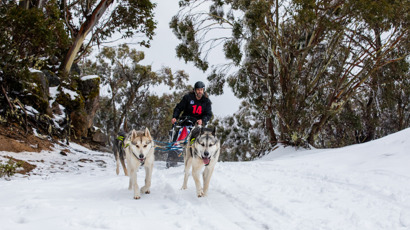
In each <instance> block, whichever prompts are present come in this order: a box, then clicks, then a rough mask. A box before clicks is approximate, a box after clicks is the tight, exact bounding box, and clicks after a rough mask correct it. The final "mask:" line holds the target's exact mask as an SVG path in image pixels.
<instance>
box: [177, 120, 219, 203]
mask: <svg viewBox="0 0 410 230" xmlns="http://www.w3.org/2000/svg"><path fill="white" fill-rule="evenodd" d="M215 131H216V130H215V128H214V129H213V130H212V129H208V128H201V127H198V126H197V127H195V128H194V129H193V130H192V131H191V133H190V135H189V136H188V143H187V144H186V145H185V148H184V164H185V170H184V173H185V176H184V183H183V185H182V189H187V182H188V177H189V171H190V169H191V166H192V177H193V178H194V181H195V186H196V194H197V195H198V197H203V196H206V195H207V193H208V188H209V182H210V180H211V176H212V173H213V171H214V168H215V164H216V162H218V158H219V152H220V141H219V140H218V138H217V137H216V136H215ZM203 167H205V169H204V171H203V173H202V178H203V188H202V186H201V181H200V179H199V178H200V172H201V171H202V169H203Z"/></svg>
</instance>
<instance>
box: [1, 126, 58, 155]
mask: <svg viewBox="0 0 410 230" xmlns="http://www.w3.org/2000/svg"><path fill="white" fill-rule="evenodd" d="M51 146H52V143H51V142H50V141H49V140H48V139H41V138H39V137H36V136H34V135H33V134H26V133H25V131H24V130H22V129H21V128H18V127H13V126H4V125H0V151H7V152H17V153H18V152H41V151H42V150H51Z"/></svg>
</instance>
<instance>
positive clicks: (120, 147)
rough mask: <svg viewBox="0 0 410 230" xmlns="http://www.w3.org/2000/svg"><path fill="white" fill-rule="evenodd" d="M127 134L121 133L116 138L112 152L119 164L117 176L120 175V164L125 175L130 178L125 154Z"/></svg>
mask: <svg viewBox="0 0 410 230" xmlns="http://www.w3.org/2000/svg"><path fill="white" fill-rule="evenodd" d="M125 136H126V134H125V132H122V131H121V132H119V133H118V135H117V137H114V138H115V139H114V144H113V146H112V151H113V152H114V156H115V161H116V163H117V169H116V172H117V175H118V174H120V163H121V165H122V169H123V170H124V174H125V175H126V176H128V172H127V167H126V166H125V162H124V159H125V153H124V139H125Z"/></svg>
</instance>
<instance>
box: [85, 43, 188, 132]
mask: <svg viewBox="0 0 410 230" xmlns="http://www.w3.org/2000/svg"><path fill="white" fill-rule="evenodd" d="M143 59H144V53H143V52H140V51H136V50H135V49H131V48H129V47H128V45H125V44H123V45H120V46H119V47H117V48H111V47H105V48H103V49H102V51H101V53H100V54H99V55H98V56H97V62H96V63H93V62H91V61H87V62H86V63H84V66H83V68H84V71H85V74H98V75H99V76H100V77H101V79H102V84H103V85H105V87H104V88H107V92H108V93H109V95H105V96H104V97H103V98H102V103H101V109H100V112H99V114H98V115H97V117H98V118H97V119H98V120H99V121H98V123H99V124H100V125H102V127H104V128H105V131H106V132H107V133H109V134H110V133H111V132H112V133H118V132H119V131H120V129H124V130H125V131H129V130H130V129H132V128H135V129H141V128H142V127H143V126H145V127H150V128H151V129H153V130H154V131H153V132H152V134H153V135H157V134H160V133H161V134H163V133H164V131H163V130H164V129H161V128H162V127H166V128H165V129H166V132H167V131H168V129H169V127H168V126H166V125H165V124H164V121H165V120H166V121H167V122H169V121H170V120H171V117H169V119H168V118H167V119H165V118H166V117H168V116H172V113H171V111H172V109H173V108H171V106H172V105H174V103H173V100H174V99H173V98H174V97H172V96H171V95H169V94H164V95H161V96H156V95H154V94H153V93H152V92H150V91H152V87H154V86H158V85H159V84H165V85H166V86H168V87H169V88H175V89H177V90H178V89H182V88H185V87H186V85H185V83H184V82H185V81H186V80H187V79H188V75H187V74H186V73H185V72H184V71H176V72H175V73H173V72H172V70H171V69H170V68H167V67H164V68H162V69H161V70H160V71H157V72H154V71H152V70H151V66H144V65H141V64H139V62H140V61H141V60H143ZM174 96H175V95H174Z"/></svg>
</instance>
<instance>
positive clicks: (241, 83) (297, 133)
mask: <svg viewBox="0 0 410 230" xmlns="http://www.w3.org/2000/svg"><path fill="white" fill-rule="evenodd" d="M202 2H204V1H188V0H187V1H181V2H180V4H181V7H182V9H181V11H180V12H179V13H178V15H176V16H175V17H174V18H173V19H172V21H171V22H170V27H171V28H172V29H173V31H174V33H175V34H176V36H177V38H179V39H180V40H181V41H182V42H181V44H180V45H179V46H178V47H177V48H176V51H177V56H178V57H180V58H183V59H184V60H185V61H192V62H194V63H195V65H196V66H197V67H199V68H201V69H203V70H206V69H207V68H208V63H207V55H208V54H209V52H210V50H211V49H212V48H214V47H215V46H216V45H217V44H218V43H220V44H222V47H223V50H224V52H225V56H226V58H228V59H229V60H231V62H230V64H231V65H234V66H237V68H238V70H237V71H234V73H232V74H230V75H227V74H226V66H216V67H215V68H214V71H212V74H211V75H210V76H209V78H208V79H209V80H210V81H211V82H212V85H213V86H218V88H214V89H213V92H214V93H218V94H219V93H222V92H223V90H222V87H223V84H224V83H225V82H228V83H229V85H230V86H231V87H232V89H233V91H234V93H235V94H236V95H237V96H238V97H239V98H242V99H244V100H246V101H247V102H248V103H250V104H253V105H257V106H256V107H257V109H258V111H259V112H260V114H261V115H262V116H263V117H264V119H263V118H262V120H264V122H265V123H266V129H265V132H266V133H267V134H268V136H269V137H270V141H271V142H272V143H277V142H284V143H287V144H291V145H307V144H311V145H315V144H318V143H320V140H319V139H318V138H319V134H320V132H321V131H322V130H323V128H324V127H325V126H326V124H328V123H329V121H330V120H332V119H334V118H335V117H336V116H337V115H338V114H339V113H340V112H341V111H342V110H343V109H344V108H345V105H346V104H347V103H348V102H349V101H350V100H352V98H353V97H354V96H357V94H358V93H359V92H363V91H365V90H368V89H369V88H368V87H367V83H368V82H371V81H373V80H374V79H376V76H378V71H379V70H380V69H382V68H383V67H385V66H387V65H389V64H391V63H393V62H397V61H400V60H405V57H406V56H407V55H408V53H400V54H399V53H397V52H394V50H395V49H397V48H398V47H402V46H407V47H408V43H409V42H408V41H409V40H408V28H409V27H408V21H409V20H408V14H406V13H405V12H408V9H409V6H408V4H406V1H395V2H391V1H387V0H386V1H377V3H376V1H348V0H339V1H325V0H320V1H301V0H289V1H262V0H260V1H237V0H226V1H221V0H218V1H205V2H207V3H209V11H208V12H205V11H204V10H203V9H204V7H200V6H199V5H200V4H201V3H202ZM369 2H371V4H367V3H369ZM380 2H381V3H380ZM378 6H383V7H378ZM386 7H387V9H386ZM196 9H200V10H199V11H198V10H196ZM392 12H396V13H394V14H392ZM397 12H401V13H399V14H398V13H397ZM375 18H377V19H378V20H380V21H382V22H384V24H383V26H381V25H377V24H372V23H371V22H372V21H373V19H375ZM213 30H230V31H231V35H227V36H219V37H218V36H212V34H211V31H213ZM375 31H376V32H375ZM377 31H378V32H377ZM381 35H383V36H384V37H385V39H383V40H382V43H380V44H379V45H377V40H378V39H380V38H381V37H382V36H381ZM241 52H242V53H243V54H242V53H241ZM372 84H376V85H377V84H379V83H378V82H377V81H373V83H372ZM363 88H366V89H365V90H364V89H363ZM325 138H326V137H325Z"/></svg>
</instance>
